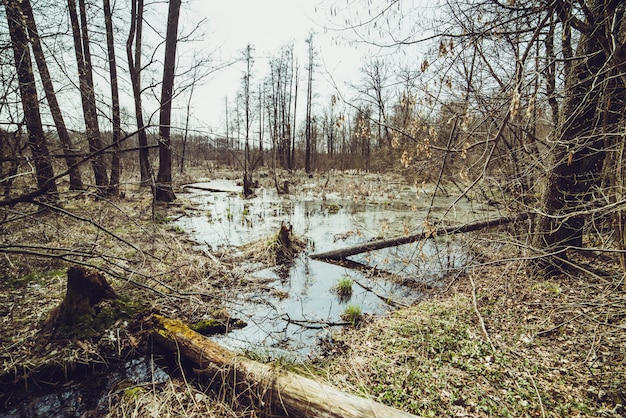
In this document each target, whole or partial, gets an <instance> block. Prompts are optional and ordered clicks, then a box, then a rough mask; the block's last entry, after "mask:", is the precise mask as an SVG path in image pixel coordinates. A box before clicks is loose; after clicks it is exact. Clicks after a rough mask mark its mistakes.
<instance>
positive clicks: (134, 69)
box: [126, 0, 152, 186]
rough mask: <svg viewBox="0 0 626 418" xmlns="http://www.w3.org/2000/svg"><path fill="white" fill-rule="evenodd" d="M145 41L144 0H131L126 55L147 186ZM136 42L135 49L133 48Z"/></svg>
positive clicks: (149, 167) (149, 169)
mask: <svg viewBox="0 0 626 418" xmlns="http://www.w3.org/2000/svg"><path fill="white" fill-rule="evenodd" d="M142 41H143V0H131V9H130V30H129V33H128V39H127V40H126V57H127V58H128V71H129V73H130V82H131V85H132V87H133V102H134V104H135V120H136V122H137V141H138V143H139V171H140V174H141V185H142V186H147V185H148V184H150V183H151V182H152V165H151V164H150V153H149V150H148V136H147V135H146V129H145V124H144V121H143V109H142V104H141V44H142ZM133 44H134V50H133Z"/></svg>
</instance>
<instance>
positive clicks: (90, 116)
mask: <svg viewBox="0 0 626 418" xmlns="http://www.w3.org/2000/svg"><path fill="white" fill-rule="evenodd" d="M78 3H79V9H80V22H79V16H78V14H77V13H76V1H75V0H67V5H68V8H69V13H70V20H71V22H72V34H73V36H74V52H75V54H76V63H77V66H78V78H79V86H80V98H81V101H82V106H83V118H84V120H85V130H86V133H87V140H88V142H89V151H90V152H91V153H95V155H94V157H93V158H92V159H91V167H92V169H93V174H94V180H95V182H96V187H97V188H98V193H107V189H108V187H109V181H108V175H107V171H106V163H105V160H104V156H103V155H102V154H101V153H98V152H99V151H100V150H101V149H102V142H101V138H100V127H99V126H98V109H97V107H96V96H95V91H94V83H93V71H92V65H91V51H90V49H89V31H88V28H87V11H86V6H85V0H79V1H78Z"/></svg>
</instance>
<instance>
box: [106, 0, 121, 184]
mask: <svg viewBox="0 0 626 418" xmlns="http://www.w3.org/2000/svg"><path fill="white" fill-rule="evenodd" d="M103 12H104V23H105V27H106V37H107V54H108V61H109V78H110V82H111V111H112V118H111V122H112V124H113V138H112V140H113V146H114V152H113V157H112V159H111V178H110V180H109V193H111V194H114V195H117V194H118V193H119V187H120V176H121V174H122V164H121V161H120V154H119V152H120V139H121V135H122V128H121V117H120V95H119V88H118V79H117V61H116V59H115V42H114V40H115V39H114V35H113V20H112V16H111V4H110V1H109V0H103Z"/></svg>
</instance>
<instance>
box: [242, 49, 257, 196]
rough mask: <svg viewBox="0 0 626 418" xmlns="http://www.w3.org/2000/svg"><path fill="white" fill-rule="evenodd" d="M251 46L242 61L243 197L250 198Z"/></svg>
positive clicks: (252, 191)
mask: <svg viewBox="0 0 626 418" xmlns="http://www.w3.org/2000/svg"><path fill="white" fill-rule="evenodd" d="M252 51H253V49H252V46H251V45H250V44H248V45H247V46H246V49H245V50H244V60H245V62H246V70H245V72H244V75H243V79H242V87H243V92H242V99H243V105H244V129H245V138H244V141H245V143H244V156H243V195H244V197H246V198H247V197H250V196H252V195H253V194H254V188H253V185H252V168H251V156H250V128H251V124H252V117H251V104H250V97H251V92H250V78H251V77H252V73H251V71H252V63H253V57H252Z"/></svg>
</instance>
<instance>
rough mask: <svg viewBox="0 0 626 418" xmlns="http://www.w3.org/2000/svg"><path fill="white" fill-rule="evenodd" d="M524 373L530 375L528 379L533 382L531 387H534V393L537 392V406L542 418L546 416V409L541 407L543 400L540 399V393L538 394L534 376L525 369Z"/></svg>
mask: <svg viewBox="0 0 626 418" xmlns="http://www.w3.org/2000/svg"><path fill="white" fill-rule="evenodd" d="M526 374H528V377H530V381H531V382H532V383H533V387H534V388H535V393H536V394H537V399H538V400H539V407H540V408H541V416H542V417H543V418H545V417H546V410H545V409H544V407H543V401H542V400H541V395H540V394H539V389H538V388H537V384H536V383H535V378H534V377H533V375H532V374H530V372H529V371H528V370H527V371H526Z"/></svg>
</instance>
